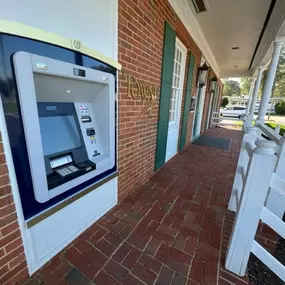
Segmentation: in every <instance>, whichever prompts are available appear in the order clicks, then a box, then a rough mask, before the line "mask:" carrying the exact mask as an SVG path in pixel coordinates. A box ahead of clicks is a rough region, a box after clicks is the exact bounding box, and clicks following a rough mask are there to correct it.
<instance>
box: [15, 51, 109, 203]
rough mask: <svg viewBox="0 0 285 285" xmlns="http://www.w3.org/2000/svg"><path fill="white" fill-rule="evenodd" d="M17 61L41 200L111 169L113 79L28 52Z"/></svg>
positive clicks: (17, 56)
mask: <svg viewBox="0 0 285 285" xmlns="http://www.w3.org/2000/svg"><path fill="white" fill-rule="evenodd" d="M13 61H14V67H15V76H16V81H17V87H18V94H19V101H20V106H21V113H22V120H23V125H24V132H25V138H26V144H27V150H28V156H29V163H30V169H31V175H32V181H33V188H34V193H35V198H36V200H37V201H38V202H40V203H43V202H46V201H48V200H49V199H51V198H53V197H55V196H57V195H59V194H61V193H63V192H65V191H68V190H70V189H72V188H73V187H75V186H77V185H79V184H81V183H83V182H85V181H87V180H89V179H90V178H92V177H94V176H97V175H99V174H102V173H104V172H106V171H107V170H109V169H112V168H113V167H114V165H115V80H114V77H113V75H112V74H109V73H106V72H101V71H97V70H93V69H88V68H83V67H81V66H77V65H73V64H69V63H66V62H61V61H57V60H53V59H50V58H45V57H40V56H37V55H33V54H29V53H26V52H18V53H16V54H15V55H14V57H13Z"/></svg>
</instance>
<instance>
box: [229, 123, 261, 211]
mask: <svg viewBox="0 0 285 285" xmlns="http://www.w3.org/2000/svg"><path fill="white" fill-rule="evenodd" d="M259 136H260V130H259V129H258V128H256V127H252V126H250V127H248V128H247V129H246V131H245V134H244V136H243V140H242V145H241V151H240V155H239V159H238V164H237V170H236V175H235V179H234V184H233V189H232V194H231V198H230V202H229V206H228V209H229V210H230V211H233V212H236V211H237V209H238V205H239V202H240V198H241V193H242V189H243V186H244V185H243V184H244V175H245V174H246V171H247V165H248V162H249V159H250V158H249V156H248V153H247V151H246V148H245V147H246V143H247V142H253V143H254V142H255V141H256V139H257V138H258V137H259ZM243 174H244V175H243Z"/></svg>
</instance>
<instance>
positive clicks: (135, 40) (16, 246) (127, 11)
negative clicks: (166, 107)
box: [0, 0, 201, 285]
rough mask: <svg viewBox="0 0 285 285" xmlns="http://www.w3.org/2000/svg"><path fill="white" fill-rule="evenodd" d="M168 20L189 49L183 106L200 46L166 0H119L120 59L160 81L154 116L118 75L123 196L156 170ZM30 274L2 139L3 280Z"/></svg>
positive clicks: (141, 75)
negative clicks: (192, 58)
mask: <svg viewBox="0 0 285 285" xmlns="http://www.w3.org/2000/svg"><path fill="white" fill-rule="evenodd" d="M165 21H168V23H169V24H170V25H171V26H172V27H173V28H174V29H175V31H176V33H177V36H178V38H179V39H180V40H181V41H182V43H183V44H184V45H185V46H186V48H187V50H188V53H187V62H186V72H185V80H184V92H183V100H182V106H181V108H182V111H183V110H184V99H185V98H184V96H185V90H186V85H187V80H186V79H187V77H188V74H187V71H188V62H189V56H190V52H192V53H193V54H194V55H195V71H194V78H193V85H192V95H196V91H197V89H196V75H197V69H198V67H199V64H200V61H201V51H200V50H199V48H198V47H197V45H196V44H195V43H194V41H193V39H192V38H191V36H190V35H189V34H188V32H187V30H186V29H185V27H184V26H183V24H182V23H181V21H180V20H179V19H178V17H177V15H176V14H175V12H174V11H173V9H172V8H171V6H170V4H169V3H168V1H167V0H154V1H149V0H119V25H118V33H119V62H120V63H121V64H122V66H123V69H124V70H125V71H126V72H128V73H129V74H130V75H132V76H134V77H135V78H136V79H137V80H138V81H139V82H141V83H147V84H149V85H152V86H155V87H156V88H157V92H158V98H157V100H156V102H155V105H154V107H153V109H152V112H151V114H150V116H148V115H141V111H142V108H143V106H142V103H141V101H140V99H135V100H134V99H129V98H127V81H126V79H125V78H124V76H123V75H122V74H120V75H119V90H118V96H119V195H120V199H123V198H124V197H125V195H127V194H128V193H129V192H130V191H132V190H133V189H134V188H136V187H138V186H140V185H141V184H142V183H143V182H145V181H146V180H147V179H148V178H149V177H150V176H151V175H152V174H153V173H154V164H155V151H156V135H157V120H158V110H159V94H160V90H159V88H160V80H161V64H162V49H163V36H164V22H165ZM192 121H193V113H189V120H188V128H187V141H186V144H189V143H190V141H191V134H192ZM26 276H27V266H26V261H25V255H24V250H23V245H22V240H21V235H20V231H19V226H18V222H17V215H16V212H15V205H14V202H13V198H12V194H11V188H10V182H9V178H8V174H7V165H6V162H5V156H4V153H3V147H2V141H1V142H0V284H1V285H2V284H3V285H4V284H5V285H12V284H16V283H17V282H18V281H20V280H21V279H22V278H24V277H26Z"/></svg>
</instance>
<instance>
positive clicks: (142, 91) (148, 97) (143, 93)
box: [122, 70, 157, 115]
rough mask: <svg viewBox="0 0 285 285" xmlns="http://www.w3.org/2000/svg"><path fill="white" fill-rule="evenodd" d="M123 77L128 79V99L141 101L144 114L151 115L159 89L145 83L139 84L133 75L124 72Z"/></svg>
mask: <svg viewBox="0 0 285 285" xmlns="http://www.w3.org/2000/svg"><path fill="white" fill-rule="evenodd" d="M122 74H123V76H124V77H125V78H126V80H127V83H128V95H127V98H131V99H138V98H140V99H141V102H142V104H143V110H142V112H141V115H142V114H148V115H150V112H151V110H152V109H153V106H154V103H155V100H156V98H157V88H156V87H155V86H151V85H148V84H145V83H141V82H138V81H137V80H136V79H135V78H134V77H133V76H132V75H130V74H128V73H127V72H126V71H123V70H122Z"/></svg>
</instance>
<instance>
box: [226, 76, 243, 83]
mask: <svg viewBox="0 0 285 285" xmlns="http://www.w3.org/2000/svg"><path fill="white" fill-rule="evenodd" d="M228 80H234V81H237V82H238V83H240V80H241V78H240V77H232V78H228Z"/></svg>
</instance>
